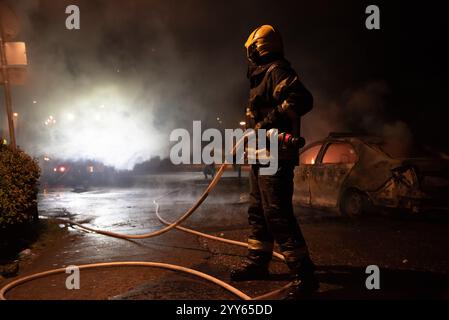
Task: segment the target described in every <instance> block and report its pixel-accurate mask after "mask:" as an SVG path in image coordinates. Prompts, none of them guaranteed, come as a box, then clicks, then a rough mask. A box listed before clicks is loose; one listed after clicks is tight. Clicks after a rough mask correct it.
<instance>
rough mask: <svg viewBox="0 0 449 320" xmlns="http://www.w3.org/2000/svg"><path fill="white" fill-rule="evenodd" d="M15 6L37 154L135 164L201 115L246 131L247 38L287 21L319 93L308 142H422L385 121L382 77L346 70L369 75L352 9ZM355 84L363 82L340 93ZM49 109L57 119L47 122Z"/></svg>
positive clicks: (208, 122)
mask: <svg viewBox="0 0 449 320" xmlns="http://www.w3.org/2000/svg"><path fill="white" fill-rule="evenodd" d="M8 2H9V3H10V5H11V6H12V7H13V8H14V9H15V11H16V12H17V15H18V16H19V18H20V20H21V26H22V28H21V32H20V34H19V37H18V38H17V41H25V42H26V44H27V55H28V62H29V66H28V82H27V84H26V85H25V86H23V87H16V88H14V91H13V103H14V111H16V112H18V113H19V118H18V123H17V127H18V128H17V131H18V139H17V140H18V144H19V145H20V146H21V147H22V148H23V149H25V151H27V152H29V153H31V154H32V155H34V156H42V155H47V156H49V157H51V158H63V159H73V160H78V159H80V160H81V159H94V160H98V161H102V162H104V163H105V164H107V165H113V166H116V167H118V168H132V167H133V166H134V164H136V163H138V162H141V161H144V160H147V159H149V158H151V157H153V156H160V157H161V158H164V157H166V156H167V155H168V154H169V150H168V147H169V134H170V132H171V131H172V130H173V129H175V128H190V127H191V125H192V121H193V120H202V121H203V125H202V127H203V129H206V128H207V127H215V128H218V129H223V128H235V127H239V125H238V123H239V122H240V120H242V117H243V116H244V109H245V104H246V103H247V94H248V93H247V90H248V83H247V80H246V79H245V71H246V61H245V55H244V50H243V48H242V45H243V43H244V41H245V39H246V37H247V36H248V34H249V33H250V32H251V30H252V29H253V28H255V27H256V26H258V25H260V24H262V23H272V24H274V25H276V26H279V28H280V30H281V31H282V33H283V35H284V40H285V42H286V44H287V49H288V50H287V52H288V58H289V59H290V60H291V61H292V63H293V66H295V67H298V68H299V70H298V71H299V73H300V74H301V76H302V75H304V82H305V84H306V86H308V87H309V88H310V89H311V91H312V93H313V94H314V96H315V98H316V99H315V100H316V106H315V109H314V110H313V111H312V112H311V113H310V114H308V115H307V116H306V117H305V118H304V121H303V129H304V133H305V136H306V138H307V139H308V141H309V142H312V141H314V140H316V139H319V138H322V137H325V136H327V135H328V133H329V132H330V131H363V132H366V133H370V134H376V135H381V136H384V137H386V138H388V139H387V140H388V141H389V142H390V143H392V144H393V145H398V146H401V150H403V151H404V152H405V151H406V150H405V149H407V143H404V142H410V141H411V140H412V135H411V133H410V130H408V128H407V126H406V125H405V124H404V123H402V122H396V121H392V120H391V119H388V117H387V116H386V115H387V114H388V110H386V109H385V108H386V97H387V96H388V94H389V90H388V86H387V85H386V84H385V83H384V82H382V81H375V82H367V84H366V85H364V86H362V87H357V86H355V85H354V82H355V83H360V81H359V80H357V81H355V80H354V79H351V77H348V76H345V75H341V73H340V74H339V73H338V72H337V71H338V70H345V72H346V74H347V75H355V74H357V73H363V74H364V73H365V70H363V72H362V71H360V70H362V68H361V66H365V67H366V61H367V58H366V56H365V55H364V54H366V52H365V51H368V50H365V51H364V52H360V50H361V49H360V47H361V45H360V41H362V40H363V39H358V38H357V39H355V38H354V37H355V36H354V35H352V34H351V33H350V32H349V31H348V30H349V29H344V28H343V29H339V28H335V27H334V26H336V25H341V20H340V19H342V18H343V17H344V16H343V14H342V12H343V11H344V12H345V14H346V13H347V10H346V9H345V10H343V9H341V8H340V7H341V6H340V5H339V4H330V3H327V4H326V6H323V5H322V4H320V3H316V4H314V3H310V4H309V3H307V4H306V3H304V4H302V5H301V6H302V7H301V10H285V8H286V6H291V5H292V4H291V3H290V4H287V3H288V2H285V3H282V4H278V3H277V2H276V3H273V2H272V1H257V2H256V1H254V2H251V1H248V2H246V1H245V2H241V1H240V2H237V1H235V2H233V3H232V4H230V3H228V2H223V3H221V2H216V1H196V0H186V1H147V0H129V1H119V0H70V1H69V0H58V1H54V0H11V1H8ZM73 4H75V5H78V6H79V7H80V10H81V30H79V31H69V30H67V29H66V28H65V19H66V18H67V15H66V14H65V8H66V6H68V5H73ZM323 7H326V8H327V9H326V10H324V11H323ZM339 10H340V11H339ZM330 12H332V15H329V13H330ZM337 13H338V14H337ZM352 14H354V12H353V13H352ZM354 17H357V15H355V14H354ZM229 21H232V23H229ZM316 21H327V22H328V24H327V25H326V24H323V26H322V27H321V29H320V30H321V31H319V32H317V33H314V32H313V30H312V29H314V28H311V27H310V26H315V24H316ZM357 23H358V22H357ZM311 30H312V31H311ZM351 30H352V29H351ZM348 32H349V33H348ZM351 32H352V31H351ZM324 36H325V37H326V38H323V37H324ZM326 39H327V40H326ZM354 40H357V41H354ZM324 43H329V44H328V46H330V47H332V50H326V48H323V44H324ZM305 45H307V46H305ZM373 45H375V44H373ZM358 50H359V51H358ZM345 59H346V60H345ZM335 61H337V62H335ZM374 61H378V60H377V59H374ZM379 61H380V60H379ZM379 63H380V62H379ZM375 67H376V65H375V62H373V68H375ZM324 75H329V76H324ZM354 78H355V77H354ZM362 78H364V77H362ZM365 80H366V78H365ZM345 88H354V89H352V90H347V91H346V92H344V93H343V94H341V96H339V95H340V94H334V93H333V92H335V91H336V90H337V91H338V90H344V89H345ZM50 116H51V117H53V119H55V121H56V122H55V123H52V124H51V125H45V122H46V121H47V119H49V117H50ZM217 118H220V123H218V122H217V120H216V119H217ZM3 129H5V125H3ZM3 131H5V130H3ZM393 142H394V143H393ZM395 149H397V150H399V148H395Z"/></svg>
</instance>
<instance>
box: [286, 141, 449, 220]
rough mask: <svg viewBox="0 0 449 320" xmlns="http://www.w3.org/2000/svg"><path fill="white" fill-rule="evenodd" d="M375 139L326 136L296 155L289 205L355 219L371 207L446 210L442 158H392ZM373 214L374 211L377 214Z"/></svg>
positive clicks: (447, 185) (447, 180)
mask: <svg viewBox="0 0 449 320" xmlns="http://www.w3.org/2000/svg"><path fill="white" fill-rule="evenodd" d="M382 146H383V141H382V139H380V138H377V137H371V136H362V135H354V134H347V133H331V134H330V135H329V136H328V137H327V138H326V139H324V140H321V141H317V142H314V143H311V144H309V145H307V146H306V147H305V148H304V149H302V150H301V152H300V166H299V167H297V168H296V172H295V193H294V201H295V202H296V203H299V204H300V205H302V206H308V207H312V208H320V209H321V208H328V209H333V210H336V211H339V212H340V213H341V214H342V215H345V216H359V215H361V214H363V213H367V212H373V211H376V210H373V209H376V208H393V209H404V210H406V211H408V212H421V211H426V210H432V209H443V210H444V209H446V208H447V207H448V198H449V175H448V172H449V169H448V168H449V164H448V163H449V162H448V160H447V159H442V158H440V159H431V158H408V159H396V158H393V157H391V156H390V155H389V154H387V153H386V152H385V151H384V149H383V148H382ZM377 211H379V210H377Z"/></svg>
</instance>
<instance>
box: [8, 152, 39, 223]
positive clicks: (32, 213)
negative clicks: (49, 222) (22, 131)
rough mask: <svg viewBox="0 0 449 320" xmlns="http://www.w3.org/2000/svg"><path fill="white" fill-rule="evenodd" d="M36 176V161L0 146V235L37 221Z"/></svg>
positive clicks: (37, 171)
mask: <svg viewBox="0 0 449 320" xmlns="http://www.w3.org/2000/svg"><path fill="white" fill-rule="evenodd" d="M39 175H40V170H39V165H38V163H37V161H36V160H34V159H33V158H31V157H30V156H29V155H27V154H26V153H24V152H23V151H21V150H19V149H17V150H16V151H13V150H12V149H11V147H10V146H7V145H4V144H1V143H0V232H1V231H2V230H3V231H4V230H5V229H6V228H7V227H10V226H16V225H21V224H26V223H28V222H31V221H35V220H37V217H38V214H37V193H38V179H39Z"/></svg>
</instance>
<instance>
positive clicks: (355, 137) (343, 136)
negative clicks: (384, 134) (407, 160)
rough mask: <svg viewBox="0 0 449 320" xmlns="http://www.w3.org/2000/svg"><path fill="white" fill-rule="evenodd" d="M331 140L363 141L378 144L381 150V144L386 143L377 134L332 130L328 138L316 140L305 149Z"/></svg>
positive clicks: (368, 143)
mask: <svg viewBox="0 0 449 320" xmlns="http://www.w3.org/2000/svg"><path fill="white" fill-rule="evenodd" d="M329 141H347V142H362V143H365V144H367V145H371V146H373V145H375V146H377V147H378V148H379V149H380V151H383V152H384V153H385V151H384V150H382V148H381V146H382V144H383V143H384V140H383V139H382V138H380V137H377V136H370V135H364V134H356V133H345V132H331V133H330V134H329V135H328V136H327V137H326V138H324V139H321V140H317V141H314V142H312V143H310V144H308V145H307V146H306V147H305V149H307V148H308V147H311V146H313V145H317V144H320V143H325V142H329Z"/></svg>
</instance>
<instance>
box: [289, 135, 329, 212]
mask: <svg viewBox="0 0 449 320" xmlns="http://www.w3.org/2000/svg"><path fill="white" fill-rule="evenodd" d="M322 146H323V144H322V143H320V144H315V145H311V146H310V147H307V148H306V149H305V150H304V151H302V152H301V154H300V155H299V167H296V169H295V192H294V195H293V201H294V202H298V203H300V204H301V205H306V206H309V205H310V204H311V203H310V181H309V180H310V175H311V171H312V167H313V166H314V165H315V162H316V159H317V157H318V155H319V152H320V150H321V147H322Z"/></svg>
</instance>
